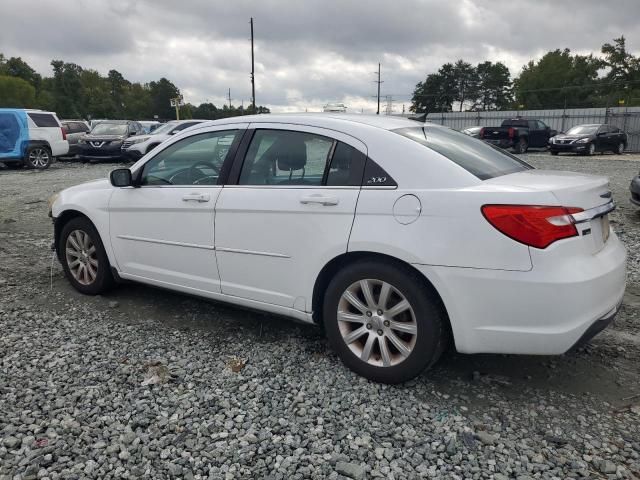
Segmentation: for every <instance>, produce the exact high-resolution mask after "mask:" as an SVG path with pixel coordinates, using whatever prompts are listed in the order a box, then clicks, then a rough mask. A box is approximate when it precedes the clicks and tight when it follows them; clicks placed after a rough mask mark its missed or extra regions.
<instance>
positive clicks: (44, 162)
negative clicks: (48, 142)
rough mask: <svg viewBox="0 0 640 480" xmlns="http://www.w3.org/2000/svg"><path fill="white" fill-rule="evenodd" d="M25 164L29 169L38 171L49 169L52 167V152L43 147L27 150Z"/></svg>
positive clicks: (32, 147) (35, 146) (38, 146)
mask: <svg viewBox="0 0 640 480" xmlns="http://www.w3.org/2000/svg"><path fill="white" fill-rule="evenodd" d="M24 163H25V165H26V166H27V168H36V169H38V170H44V169H45V168H49V165H51V151H50V150H49V149H48V148H47V147H43V146H41V145H34V146H31V147H29V148H27V153H26V154H25V161H24Z"/></svg>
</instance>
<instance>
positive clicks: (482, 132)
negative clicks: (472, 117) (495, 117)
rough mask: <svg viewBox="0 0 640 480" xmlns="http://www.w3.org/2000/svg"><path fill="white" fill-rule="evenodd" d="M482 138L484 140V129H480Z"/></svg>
mask: <svg viewBox="0 0 640 480" xmlns="http://www.w3.org/2000/svg"><path fill="white" fill-rule="evenodd" d="M478 136H479V137H480V138H484V128H481V129H480V133H479V134H478Z"/></svg>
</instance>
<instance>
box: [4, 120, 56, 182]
mask: <svg viewBox="0 0 640 480" xmlns="http://www.w3.org/2000/svg"><path fill="white" fill-rule="evenodd" d="M67 153H69V142H68V141H67V135H66V132H65V130H64V128H63V127H62V125H61V124H60V120H58V117H57V116H56V114H55V113H53V112H45V111H42V110H25V109H19V108H18V109H14V108H0V162H3V163H4V164H5V165H7V166H8V167H9V168H12V167H14V168H16V167H17V168H20V167H22V166H23V165H24V166H26V167H27V168H38V169H44V168H48V167H49V165H50V164H51V161H52V160H53V158H54V157H60V156H63V155H66V154H67Z"/></svg>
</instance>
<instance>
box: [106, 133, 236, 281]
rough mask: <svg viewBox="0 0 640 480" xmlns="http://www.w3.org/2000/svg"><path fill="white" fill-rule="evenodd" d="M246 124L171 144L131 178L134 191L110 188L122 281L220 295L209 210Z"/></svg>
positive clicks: (113, 240) (112, 225)
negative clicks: (113, 190)
mask: <svg viewBox="0 0 640 480" xmlns="http://www.w3.org/2000/svg"><path fill="white" fill-rule="evenodd" d="M246 126H247V124H234V125H232V126H230V125H226V126H219V127H216V128H210V129H207V131H206V132H198V133H194V134H192V135H189V136H187V137H184V138H178V139H176V140H175V141H173V142H172V143H171V144H169V145H167V146H166V147H164V148H163V149H162V150H160V151H159V152H157V153H156V155H154V156H153V157H152V158H151V159H149V160H148V161H147V162H146V163H145V164H144V165H143V166H141V167H140V168H139V169H137V170H136V171H135V172H134V175H135V176H136V178H137V183H138V184H139V187H127V188H119V189H116V190H115V192H114V193H113V195H112V197H111V200H110V203H109V216H110V238H111V244H112V247H113V251H114V253H115V257H116V262H117V264H118V270H119V272H120V273H121V275H122V276H123V277H124V278H131V279H135V280H140V281H147V282H149V283H154V284H159V285H164V286H170V287H174V288H175V287H179V288H183V289H187V290H190V291H193V292H194V293H211V292H213V293H219V292H220V278H219V276H218V268H217V265H216V258H215V252H214V207H215V204H216V200H217V199H218V195H219V194H220V191H221V189H222V184H221V183H222V178H223V177H224V174H223V172H224V169H223V167H224V166H225V162H227V161H230V159H231V158H232V157H233V153H234V149H235V148H236V147H237V145H238V143H239V140H240V137H241V136H242V133H243V132H244V130H245V129H246Z"/></svg>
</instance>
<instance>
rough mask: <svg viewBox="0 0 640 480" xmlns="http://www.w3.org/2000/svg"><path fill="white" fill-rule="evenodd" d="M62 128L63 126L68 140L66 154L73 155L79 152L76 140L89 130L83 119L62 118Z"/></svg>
mask: <svg viewBox="0 0 640 480" xmlns="http://www.w3.org/2000/svg"><path fill="white" fill-rule="evenodd" d="M60 123H61V124H62V128H64V130H65V132H66V134H67V141H68V142H69V152H68V154H67V155H68V156H70V157H71V156H75V155H77V154H78V153H79V152H80V148H79V146H78V140H80V138H82V137H83V136H84V135H85V134H87V133H89V131H90V130H91V129H90V128H89V125H88V124H87V122H85V121H83V120H62V121H61V122H60Z"/></svg>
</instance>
